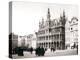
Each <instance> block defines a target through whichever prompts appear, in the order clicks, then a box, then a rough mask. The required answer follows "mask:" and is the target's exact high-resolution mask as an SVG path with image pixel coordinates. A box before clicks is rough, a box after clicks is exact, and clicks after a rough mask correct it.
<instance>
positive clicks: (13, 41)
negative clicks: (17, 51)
mask: <svg viewBox="0 0 80 60" xmlns="http://www.w3.org/2000/svg"><path fill="white" fill-rule="evenodd" d="M16 47H18V35H16V34H14V33H11V34H9V49H10V53H13V49H14V48H16Z"/></svg>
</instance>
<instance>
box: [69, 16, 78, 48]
mask: <svg viewBox="0 0 80 60" xmlns="http://www.w3.org/2000/svg"><path fill="white" fill-rule="evenodd" d="M70 35H71V37H70V47H71V46H73V45H75V47H76V46H77V45H78V19H77V17H73V18H72V19H71V21H70Z"/></svg>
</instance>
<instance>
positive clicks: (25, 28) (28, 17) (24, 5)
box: [12, 2, 78, 35]
mask: <svg viewBox="0 0 80 60" xmlns="http://www.w3.org/2000/svg"><path fill="white" fill-rule="evenodd" d="M48 8H49V9H50V14H51V19H58V18H59V17H60V15H62V12H63V10H64V11H65V15H66V18H67V20H68V21H70V20H71V18H72V17H74V16H75V17H78V6H77V5H71V4H69V5H66V4H52V3H51V4H50V3H33V2H13V3H12V32H14V33H15V34H18V35H28V34H32V33H35V32H37V31H38V29H39V21H41V20H42V18H44V20H45V21H46V20H47V11H48Z"/></svg>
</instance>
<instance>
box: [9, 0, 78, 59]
mask: <svg viewBox="0 0 80 60" xmlns="http://www.w3.org/2000/svg"><path fill="white" fill-rule="evenodd" d="M66 55H78V6H77V5H72V4H54V3H39V2H38V3H37V2H20V1H19V2H18V1H17V2H16V1H14V2H9V57H10V58H13V59H16V58H34V57H49V56H51V57H55V56H66Z"/></svg>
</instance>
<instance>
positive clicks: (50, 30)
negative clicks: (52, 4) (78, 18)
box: [36, 8, 66, 50]
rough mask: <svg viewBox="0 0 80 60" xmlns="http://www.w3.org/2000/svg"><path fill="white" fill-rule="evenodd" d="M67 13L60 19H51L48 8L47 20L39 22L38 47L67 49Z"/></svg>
mask: <svg viewBox="0 0 80 60" xmlns="http://www.w3.org/2000/svg"><path fill="white" fill-rule="evenodd" d="M65 22H66V18H65V12H64V11H63V14H62V16H60V17H59V19H51V15H50V9H49V8H48V12H47V20H46V21H44V19H43V18H42V21H41V22H39V30H38V32H36V37H37V47H39V46H41V47H44V48H51V47H55V49H61V50H62V49H65Z"/></svg>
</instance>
